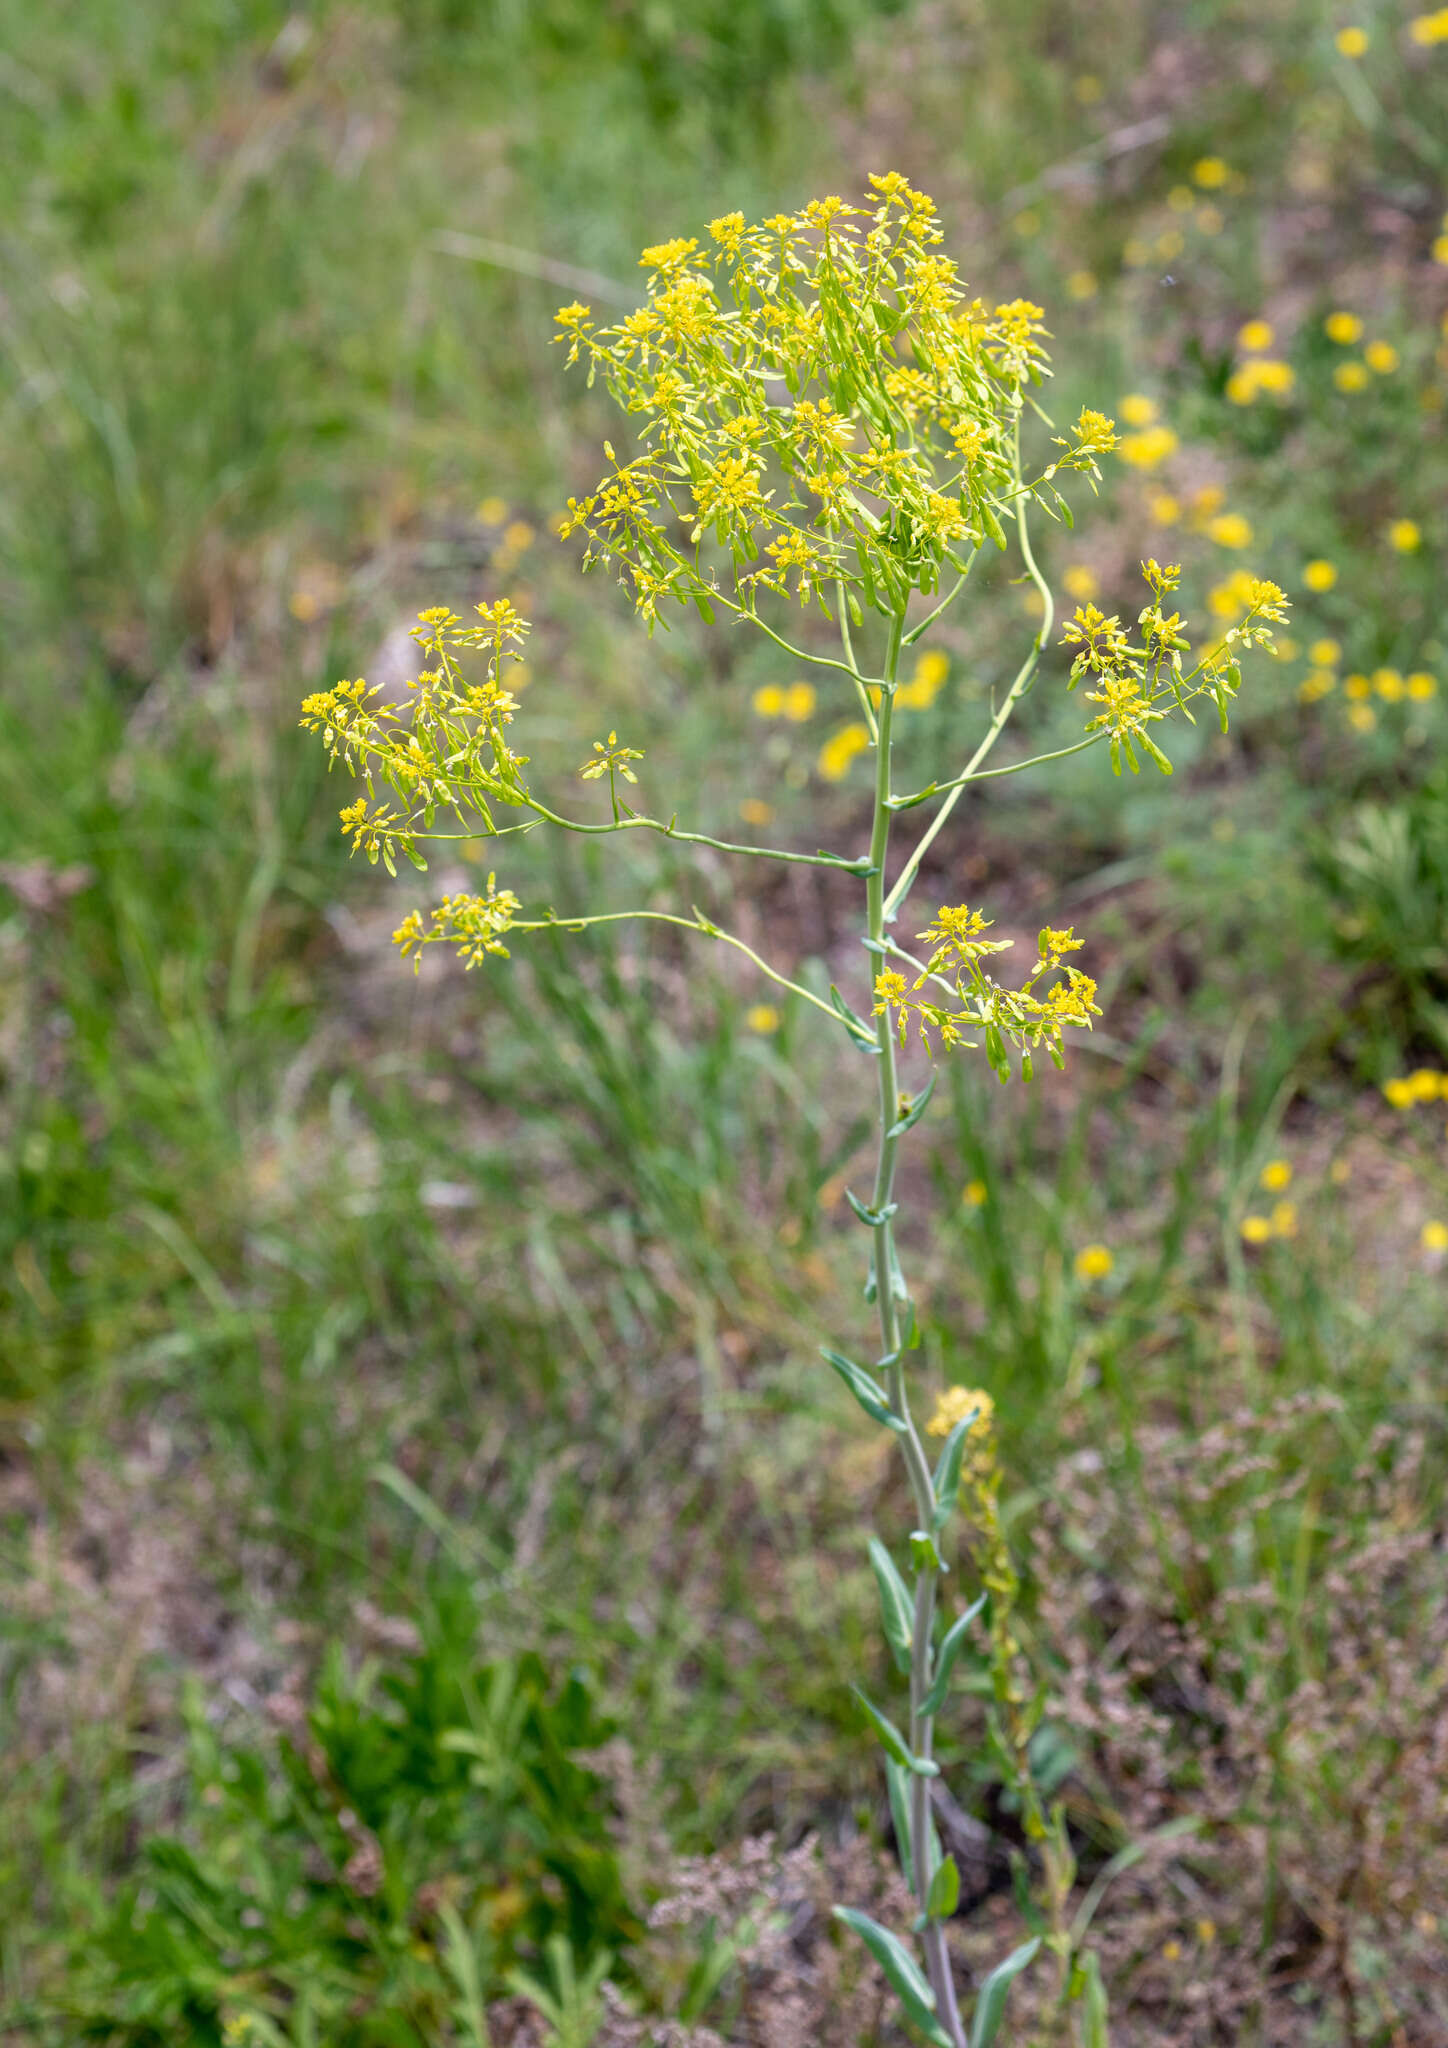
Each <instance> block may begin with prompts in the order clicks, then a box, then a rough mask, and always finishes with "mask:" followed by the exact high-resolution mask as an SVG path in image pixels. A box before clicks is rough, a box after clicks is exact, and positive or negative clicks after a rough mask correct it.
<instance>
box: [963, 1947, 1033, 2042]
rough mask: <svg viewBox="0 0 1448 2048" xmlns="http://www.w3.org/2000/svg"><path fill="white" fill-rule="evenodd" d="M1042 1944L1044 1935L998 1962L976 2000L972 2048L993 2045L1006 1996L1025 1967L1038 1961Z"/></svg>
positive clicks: (972, 2024) (971, 2031)
mask: <svg viewBox="0 0 1448 2048" xmlns="http://www.w3.org/2000/svg"><path fill="white" fill-rule="evenodd" d="M1040 1946H1041V1939H1040V1936H1039V1935H1037V1936H1036V1938H1035V1940H1033V1941H1028V1942H1025V1943H1024V1944H1023V1945H1022V1946H1021V1947H1020V1948H1018V1949H1015V1950H1014V1951H1013V1952H1012V1953H1011V1954H1010V1955H1008V1956H1007V1957H1006V1959H1005V1961H1004V1962H1003V1963H997V1964H996V1966H995V1968H994V1969H993V1970H992V1971H991V1973H990V1975H989V1976H988V1977H987V1978H986V1980H985V1982H984V1984H982V1985H981V1987H980V1995H979V1997H978V1998H977V1999H976V2001H975V2017H974V2018H973V2019H972V2021H971V2024H970V2048H991V2043H992V2042H993V2041H994V2040H995V2037H996V2035H997V2034H998V2033H999V2032H1000V2026H1001V2021H1002V2020H1003V2019H1004V2018H1005V2013H1006V1999H1007V1997H1008V1996H1009V1995H1010V1988H1011V1986H1012V1984H1013V1983H1014V1982H1015V1980H1016V1978H1017V1977H1019V1976H1020V1974H1021V1972H1022V1970H1024V1969H1026V1968H1027V1967H1028V1965H1029V1964H1031V1963H1032V1962H1034V1960H1035V1956H1036V1951H1037V1949H1038V1948H1039V1947H1040Z"/></svg>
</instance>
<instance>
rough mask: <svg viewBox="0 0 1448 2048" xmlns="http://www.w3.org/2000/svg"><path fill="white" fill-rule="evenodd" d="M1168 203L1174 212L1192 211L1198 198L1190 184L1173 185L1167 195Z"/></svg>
mask: <svg viewBox="0 0 1448 2048" xmlns="http://www.w3.org/2000/svg"><path fill="white" fill-rule="evenodd" d="M1166 203H1167V205H1168V206H1169V207H1170V208H1171V210H1172V212H1173V213H1190V212H1191V210H1192V208H1193V207H1194V206H1195V205H1196V203H1197V198H1196V194H1195V193H1194V192H1193V190H1192V188H1191V186H1190V185H1173V186H1172V188H1171V190H1170V192H1168V193H1167V195H1166Z"/></svg>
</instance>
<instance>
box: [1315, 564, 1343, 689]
mask: <svg viewBox="0 0 1448 2048" xmlns="http://www.w3.org/2000/svg"><path fill="white" fill-rule="evenodd" d="M1307 566H1308V569H1309V570H1311V569H1312V568H1313V567H1314V566H1315V565H1314V564H1313V563H1311V562H1309V563H1308V565H1307ZM1324 566H1326V567H1329V568H1330V567H1331V564H1330V563H1328V564H1325V565H1324ZM1332 573H1333V576H1334V578H1336V576H1337V571H1336V570H1335V569H1334V570H1333V572H1332ZM1307 587H1308V589H1309V590H1311V589H1314V588H1316V586H1315V585H1314V584H1312V583H1308V586H1307ZM1307 658H1308V660H1309V661H1310V662H1311V663H1312V665H1313V667H1314V668H1336V667H1337V664H1338V663H1339V662H1340V661H1341V660H1342V649H1341V647H1340V646H1339V645H1338V643H1337V642H1336V640H1314V641H1313V643H1312V645H1311V646H1310V647H1309V648H1308V650H1307Z"/></svg>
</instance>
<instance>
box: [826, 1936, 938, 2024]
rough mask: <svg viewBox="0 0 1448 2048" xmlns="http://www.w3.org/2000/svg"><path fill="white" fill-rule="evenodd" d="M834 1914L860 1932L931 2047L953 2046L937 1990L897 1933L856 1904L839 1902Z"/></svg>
mask: <svg viewBox="0 0 1448 2048" xmlns="http://www.w3.org/2000/svg"><path fill="white" fill-rule="evenodd" d="M834 1914H835V1918H836V1919H837V1920H841V1921H843V1922H844V1924H845V1926H846V1927H848V1928H850V1929H852V1930H853V1932H854V1933H856V1934H858V1935H859V1937H860V1939H861V1941H862V1942H864V1944H865V1946H866V1948H867V1949H868V1950H869V1951H870V1954H871V1955H872V1956H873V1957H874V1958H875V1961H876V1962H877V1963H878V1964H879V1965H880V1968H881V1969H882V1970H883V1971H884V1972H885V1975H886V1976H887V1977H888V1978H889V1980H890V1984H891V1987H892V1989H893V1990H894V1992H895V1995H896V1997H897V1998H898V1999H899V2000H900V2003H901V2004H902V2005H903V2006H904V2008H905V2011H906V2012H907V2014H908V2015H909V2017H910V2018H911V2019H912V2020H913V2021H914V2022H915V2024H916V2026H917V2027H919V2029H920V2031H921V2033H922V2034H924V2036H925V2038H926V2040H927V2041H929V2042H930V2043H931V2048H953V2044H952V2042H951V2039H950V2036H949V2034H947V2033H946V2031H945V2029H944V2027H943V2026H942V2025H941V2024H940V2021H939V2020H938V2019H937V2018H936V2017H935V1993H934V1992H933V1991H932V1990H931V1988H930V1984H929V1981H928V1980H927V1978H926V1976H925V1972H924V1971H923V1970H922V1969H921V1967H920V1965H919V1964H918V1963H917V1962H916V1960H915V1958H914V1956H912V1955H911V1953H910V1951H909V1949H908V1948H906V1946H905V1944H904V1942H903V1941H901V1940H900V1938H899V1936H898V1935H894V1934H892V1933H891V1932H890V1930H889V1928H888V1927H882V1926H881V1925H880V1923H879V1921H878V1920H872V1919H871V1918H870V1916H869V1914H868V1913H860V1912H857V1911H856V1909H855V1908H854V1907H853V1906H836V1907H835V1909H834Z"/></svg>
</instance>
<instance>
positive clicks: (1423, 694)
mask: <svg viewBox="0 0 1448 2048" xmlns="http://www.w3.org/2000/svg"><path fill="white" fill-rule="evenodd" d="M1406 687H1407V691H1408V695H1409V696H1410V697H1415V698H1416V699H1417V700H1418V702H1419V703H1420V704H1421V703H1424V702H1425V701H1426V700H1427V699H1428V698H1429V697H1436V696H1437V694H1438V679H1437V677H1436V676H1430V675H1429V674H1427V672H1426V671H1425V670H1423V669H1415V670H1414V671H1413V673H1412V675H1410V676H1409V677H1408V681H1407V686H1406Z"/></svg>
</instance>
